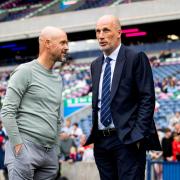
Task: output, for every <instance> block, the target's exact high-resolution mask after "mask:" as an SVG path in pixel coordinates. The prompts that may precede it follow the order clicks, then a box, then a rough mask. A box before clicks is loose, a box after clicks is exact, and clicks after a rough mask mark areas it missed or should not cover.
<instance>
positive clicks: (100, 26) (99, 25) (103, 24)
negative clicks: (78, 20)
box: [96, 22, 113, 29]
mask: <svg viewBox="0 0 180 180" xmlns="http://www.w3.org/2000/svg"><path fill="white" fill-rule="evenodd" d="M112 26H113V23H112V22H101V23H97V25H96V29H104V28H109V27H112Z"/></svg>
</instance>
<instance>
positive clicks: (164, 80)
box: [161, 78, 168, 93]
mask: <svg viewBox="0 0 180 180" xmlns="http://www.w3.org/2000/svg"><path fill="white" fill-rule="evenodd" d="M167 87H168V80H167V78H164V79H163V81H162V89H161V91H162V92H163V93H167Z"/></svg>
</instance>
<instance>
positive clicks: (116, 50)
mask: <svg viewBox="0 0 180 180" xmlns="http://www.w3.org/2000/svg"><path fill="white" fill-rule="evenodd" d="M120 47H121V44H120V45H119V46H118V47H117V48H116V49H115V50H114V51H113V52H112V53H111V54H110V55H109V56H108V57H109V58H111V59H112V60H111V62H110V65H111V84H110V87H111V85H112V79H113V74H114V68H115V65H116V59H117V56H118V53H119V50H120ZM106 57H107V56H106V55H105V54H104V62H103V65H102V71H101V77H100V81H99V93H98V108H99V111H98V129H100V130H102V129H109V128H114V123H113V122H112V123H111V124H110V125H109V126H108V127H105V126H104V125H103V124H102V123H101V121H100V119H101V113H100V112H101V110H100V108H101V96H102V83H103V76H104V70H105V67H106V64H107V63H106V62H105V59H106Z"/></svg>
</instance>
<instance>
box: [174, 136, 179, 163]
mask: <svg viewBox="0 0 180 180" xmlns="http://www.w3.org/2000/svg"><path fill="white" fill-rule="evenodd" d="M172 153H173V160H174V161H180V134H179V133H174V140H173V142H172Z"/></svg>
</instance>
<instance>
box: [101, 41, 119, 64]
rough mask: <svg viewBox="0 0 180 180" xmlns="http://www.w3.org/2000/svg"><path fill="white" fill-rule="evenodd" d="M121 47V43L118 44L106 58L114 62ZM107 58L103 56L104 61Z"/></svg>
mask: <svg viewBox="0 0 180 180" xmlns="http://www.w3.org/2000/svg"><path fill="white" fill-rule="evenodd" d="M120 47H121V43H120V44H119V46H118V47H117V48H116V49H115V50H114V51H113V52H112V53H111V54H110V55H109V56H108V57H109V58H111V59H112V60H114V61H116V59H117V56H118V53H119V50H120ZM106 58H107V56H106V55H105V54H104V60H105V59H106Z"/></svg>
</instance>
